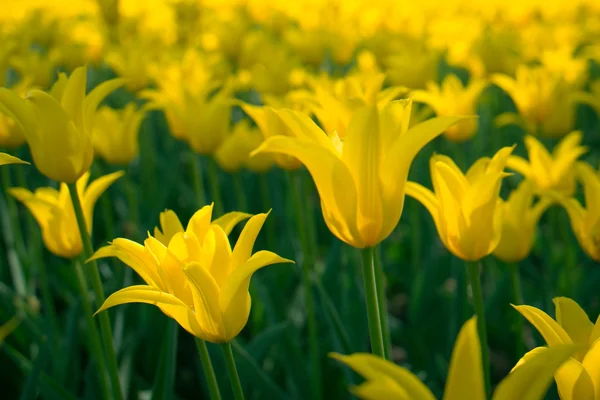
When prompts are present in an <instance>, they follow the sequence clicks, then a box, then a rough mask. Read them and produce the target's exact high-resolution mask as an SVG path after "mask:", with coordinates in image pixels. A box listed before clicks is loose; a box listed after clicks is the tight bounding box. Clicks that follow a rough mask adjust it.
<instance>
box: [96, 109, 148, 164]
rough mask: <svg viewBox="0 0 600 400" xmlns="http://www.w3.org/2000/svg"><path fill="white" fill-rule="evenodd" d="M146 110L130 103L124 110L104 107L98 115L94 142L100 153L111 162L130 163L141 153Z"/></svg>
mask: <svg viewBox="0 0 600 400" xmlns="http://www.w3.org/2000/svg"><path fill="white" fill-rule="evenodd" d="M144 113H145V111H144V110H141V109H138V108H137V106H136V105H135V104H134V103H129V104H127V105H126V106H125V108H123V109H122V110H113V109H112V108H109V107H102V108H100V109H99V110H98V112H97V115H96V124H95V126H94V134H93V136H92V138H93V144H94V150H95V151H96V153H98V155H99V156H100V157H101V158H103V159H105V160H106V161H107V162H109V163H110V164H117V165H126V164H129V163H130V162H131V161H133V159H134V158H135V157H137V155H138V154H139V148H140V146H139V141H138V135H139V131H140V124H141V123H142V120H143V119H144Z"/></svg>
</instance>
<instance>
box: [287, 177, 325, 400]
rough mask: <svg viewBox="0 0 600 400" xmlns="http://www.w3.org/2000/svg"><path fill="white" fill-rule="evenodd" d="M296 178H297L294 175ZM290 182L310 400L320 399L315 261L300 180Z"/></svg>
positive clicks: (320, 383)
mask: <svg viewBox="0 0 600 400" xmlns="http://www.w3.org/2000/svg"><path fill="white" fill-rule="evenodd" d="M296 177H298V175H297V173H296ZM291 178H292V179H291V180H290V183H291V186H292V198H293V202H294V206H295V208H296V212H295V214H296V224H297V229H298V232H299V236H300V244H301V246H302V253H303V254H302V277H301V278H302V286H303V288H304V302H305V303H304V307H305V308H306V319H307V325H308V345H309V356H310V363H311V370H312V373H311V389H312V398H313V399H315V400H316V399H320V398H321V397H322V396H321V394H322V391H321V387H322V382H321V363H320V360H319V334H318V329H317V318H316V314H315V305H314V298H313V285H312V279H311V274H312V269H313V268H314V265H315V261H314V258H313V257H312V256H313V252H312V250H311V249H310V238H309V232H308V227H307V218H306V215H305V214H306V209H305V208H304V207H303V206H302V201H303V199H304V197H303V196H302V194H301V190H300V180H299V179H294V178H295V177H294V176H292V177H291Z"/></svg>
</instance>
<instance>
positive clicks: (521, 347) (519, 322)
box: [508, 264, 525, 360]
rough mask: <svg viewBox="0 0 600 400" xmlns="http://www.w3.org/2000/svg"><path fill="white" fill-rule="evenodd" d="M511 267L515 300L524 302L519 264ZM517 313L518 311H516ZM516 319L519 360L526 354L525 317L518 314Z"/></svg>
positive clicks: (520, 302)
mask: <svg viewBox="0 0 600 400" xmlns="http://www.w3.org/2000/svg"><path fill="white" fill-rule="evenodd" d="M508 268H509V269H510V275H511V281H512V288H513V301H514V302H515V305H522V304H524V301H523V289H522V288H521V275H520V270H519V265H518V264H510V265H509V266H508ZM515 314H516V313H515ZM516 317H517V318H516V320H515V335H516V346H515V350H516V353H517V354H516V356H517V360H519V359H520V358H521V357H523V354H525V343H524V342H523V318H522V317H521V316H520V315H516Z"/></svg>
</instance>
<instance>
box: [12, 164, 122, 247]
mask: <svg viewBox="0 0 600 400" xmlns="http://www.w3.org/2000/svg"><path fill="white" fill-rule="evenodd" d="M122 175H123V171H119V172H114V173H112V174H108V175H105V176H103V177H101V178H98V179H96V180H95V181H93V182H92V183H91V184H90V185H89V186H88V179H89V177H90V174H89V172H86V173H84V174H83V176H82V177H81V178H79V179H78V180H77V191H78V192H79V197H80V198H81V201H82V207H83V212H84V215H85V221H86V225H87V228H88V232H89V233H91V232H92V222H93V215H94V205H95V204H96V201H97V200H98V198H99V197H100V196H101V195H102V193H104V192H105V191H106V189H108V187H109V186H110V185H111V184H112V183H113V182H114V181H116V180H117V179H118V178H120V177H121V176H122ZM9 193H10V194H11V195H12V196H14V197H15V198H16V199H17V200H19V201H20V202H21V203H23V204H24V205H25V206H26V207H27V208H28V209H29V211H30V212H31V214H32V215H33V217H34V218H35V220H36V221H37V223H38V225H39V226H40V228H41V230H42V239H43V240H44V245H45V246H46V248H48V250H50V252H52V253H53V254H55V255H57V256H59V257H64V258H73V257H76V256H78V255H79V254H80V253H81V251H82V250H83V245H82V243H81V236H80V234H79V228H78V226H77V219H76V218H75V211H74V210H73V203H72V202H71V197H70V195H69V189H68V188H67V185H66V184H65V183H61V185H60V190H56V189H54V188H51V187H43V188H39V189H36V191H35V192H34V193H31V192H30V191H29V190H27V189H24V188H13V189H9Z"/></svg>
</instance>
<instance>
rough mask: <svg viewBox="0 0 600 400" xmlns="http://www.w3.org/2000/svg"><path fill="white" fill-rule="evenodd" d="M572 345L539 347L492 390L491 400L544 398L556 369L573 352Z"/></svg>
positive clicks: (536, 399)
mask: <svg viewBox="0 0 600 400" xmlns="http://www.w3.org/2000/svg"><path fill="white" fill-rule="evenodd" d="M575 350H576V347H575V346H572V345H559V346H556V347H542V348H539V350H537V351H536V352H535V353H534V354H532V356H531V357H528V359H527V360H526V361H524V362H522V363H521V365H517V367H515V368H514V369H513V371H512V372H511V373H510V374H509V375H508V376H507V377H506V378H504V380H503V381H502V382H500V384H499V385H498V387H497V388H496V391H495V392H494V396H493V397H492V399H493V400H514V399H519V400H539V399H542V398H544V395H545V393H546V391H547V390H548V387H549V386H550V384H551V383H552V378H553V376H554V373H555V372H556V370H557V369H558V368H559V367H560V366H561V365H563V363H564V362H565V361H567V360H568V359H569V357H570V356H571V355H572V354H573V353H574V352H575Z"/></svg>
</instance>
